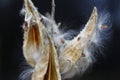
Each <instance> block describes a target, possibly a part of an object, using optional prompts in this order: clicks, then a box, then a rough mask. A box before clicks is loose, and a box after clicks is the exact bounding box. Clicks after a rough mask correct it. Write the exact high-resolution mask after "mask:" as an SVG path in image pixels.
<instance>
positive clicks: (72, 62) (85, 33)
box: [59, 8, 98, 77]
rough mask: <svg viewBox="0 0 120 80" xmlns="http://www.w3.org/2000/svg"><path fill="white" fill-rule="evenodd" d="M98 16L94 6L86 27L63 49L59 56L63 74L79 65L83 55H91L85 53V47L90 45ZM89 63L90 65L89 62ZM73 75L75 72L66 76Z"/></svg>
mask: <svg viewBox="0 0 120 80" xmlns="http://www.w3.org/2000/svg"><path fill="white" fill-rule="evenodd" d="M97 18H98V15H97V9H96V8H94V10H93V13H92V15H91V17H90V19H89V21H88V22H87V24H86V26H85V28H84V29H83V30H82V31H81V32H80V33H79V34H78V36H77V37H75V38H74V39H73V40H71V41H70V42H69V43H68V44H67V45H66V47H65V48H64V49H63V51H61V53H60V56H59V62H60V71H61V74H63V75H66V74H68V72H69V71H70V70H72V68H76V67H77V66H78V62H79V61H80V60H81V58H82V57H89V55H87V54H86V53H84V52H85V51H84V49H85V48H86V47H87V46H89V40H90V39H91V36H92V34H93V32H94V30H95V27H96V23H97ZM83 55H85V56H83ZM86 59H89V58H86ZM87 64H88V65H89V62H88V63H87ZM76 65H77V66H76ZM82 65H83V64H82ZM76 69H77V68H76ZM73 75H75V73H73V74H71V75H69V74H68V75H66V76H68V77H70V76H73Z"/></svg>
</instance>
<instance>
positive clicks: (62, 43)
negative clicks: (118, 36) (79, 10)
mask: <svg viewBox="0 0 120 80" xmlns="http://www.w3.org/2000/svg"><path fill="white" fill-rule="evenodd" d="M22 11H23V12H24V15H25V19H24V24H23V29H24V41H23V54H24V57H25V60H26V61H27V63H28V64H29V65H30V66H31V67H32V68H31V69H26V70H25V71H23V72H22V73H21V75H20V76H19V78H20V80H28V79H29V77H31V80H65V79H70V78H72V77H74V76H75V75H77V74H78V75H82V74H83V73H84V72H85V71H86V70H87V69H88V67H89V66H90V65H91V64H92V63H93V62H94V55H95V54H94V53H96V51H98V53H101V51H102V48H104V45H106V44H107V43H106V41H107V40H108V38H109V36H110V33H109V32H108V31H109V30H110V25H108V23H109V20H108V19H109V14H104V15H100V16H99V15H98V12H97V8H96V7H94V9H93V12H92V14H91V16H90V18H89V20H88V22H87V23H86V25H85V27H84V28H83V29H82V30H81V31H79V33H78V34H77V36H73V35H71V34H72V33H76V32H75V31H72V30H71V31H68V32H66V33H65V32H64V33H63V32H62V30H60V29H59V26H60V24H59V23H58V24H57V23H56V22H55V19H54V13H55V3H54V0H52V12H51V15H47V16H43V15H42V14H40V13H39V12H38V10H37V8H36V7H35V6H34V4H33V2H32V1H31V0H24V8H23V10H22ZM71 36H72V37H74V38H73V39H69V38H70V37H71ZM66 37H67V38H66ZM105 43H106V44H105Z"/></svg>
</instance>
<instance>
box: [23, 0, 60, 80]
mask: <svg viewBox="0 0 120 80" xmlns="http://www.w3.org/2000/svg"><path fill="white" fill-rule="evenodd" d="M24 3H25V10H26V14H25V25H24V28H26V27H27V29H25V31H24V45H23V53H24V57H25V59H26V60H27V62H28V63H29V64H30V66H32V67H33V68H34V71H33V74H32V80H61V77H60V73H59V66H58V60H57V59H58V58H57V52H56V50H55V48H54V44H53V41H52V39H51V37H50V35H49V34H48V31H47V29H46V28H45V26H44V25H43V23H42V22H41V16H40V15H39V13H38V11H37V9H36V8H35V7H34V5H33V3H32V2H31V0H24ZM26 24H27V25H26Z"/></svg>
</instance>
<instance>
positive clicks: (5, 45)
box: [0, 0, 120, 80]
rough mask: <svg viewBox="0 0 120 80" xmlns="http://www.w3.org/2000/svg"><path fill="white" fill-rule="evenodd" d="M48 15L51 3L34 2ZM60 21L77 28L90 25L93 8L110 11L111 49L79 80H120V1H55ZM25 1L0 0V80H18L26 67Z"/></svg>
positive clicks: (36, 0)
mask: <svg viewBox="0 0 120 80" xmlns="http://www.w3.org/2000/svg"><path fill="white" fill-rule="evenodd" d="M32 1H33V2H34V4H35V6H37V8H38V10H39V11H40V12H41V13H42V14H44V15H45V13H46V12H50V10H51V0H32ZM55 2H56V15H55V19H56V21H57V22H62V23H63V25H65V26H69V27H68V29H69V28H73V29H77V28H80V26H82V25H83V24H85V23H86V22H87V20H88V19H89V16H90V15H91V12H92V9H93V7H94V6H96V7H97V8H98V11H103V10H107V11H108V12H109V13H110V15H111V19H112V31H113V35H111V37H112V39H111V43H110V46H109V47H108V48H107V50H106V51H105V56H104V57H103V56H99V57H97V63H95V64H94V65H93V67H92V70H91V71H89V72H88V73H86V74H85V75H84V76H83V77H81V78H80V79H79V78H78V79H75V78H74V79H73V80H120V22H119V21H120V0H114V1H113V0H55ZM22 7H23V0H0V80H17V77H18V75H19V74H20V72H21V69H22V67H21V65H23V67H24V66H27V65H26V64H24V62H25V61H24V58H23V55H22V44H23V43H22V41H23V30H22V24H23V19H24V17H23V16H22V15H21V14H20V10H21V9H22Z"/></svg>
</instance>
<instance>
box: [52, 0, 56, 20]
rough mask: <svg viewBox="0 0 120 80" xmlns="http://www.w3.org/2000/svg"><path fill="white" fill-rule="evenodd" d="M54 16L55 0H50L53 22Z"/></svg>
mask: <svg viewBox="0 0 120 80" xmlns="http://www.w3.org/2000/svg"><path fill="white" fill-rule="evenodd" d="M54 16H55V0H52V11H51V17H52V19H53V20H54Z"/></svg>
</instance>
